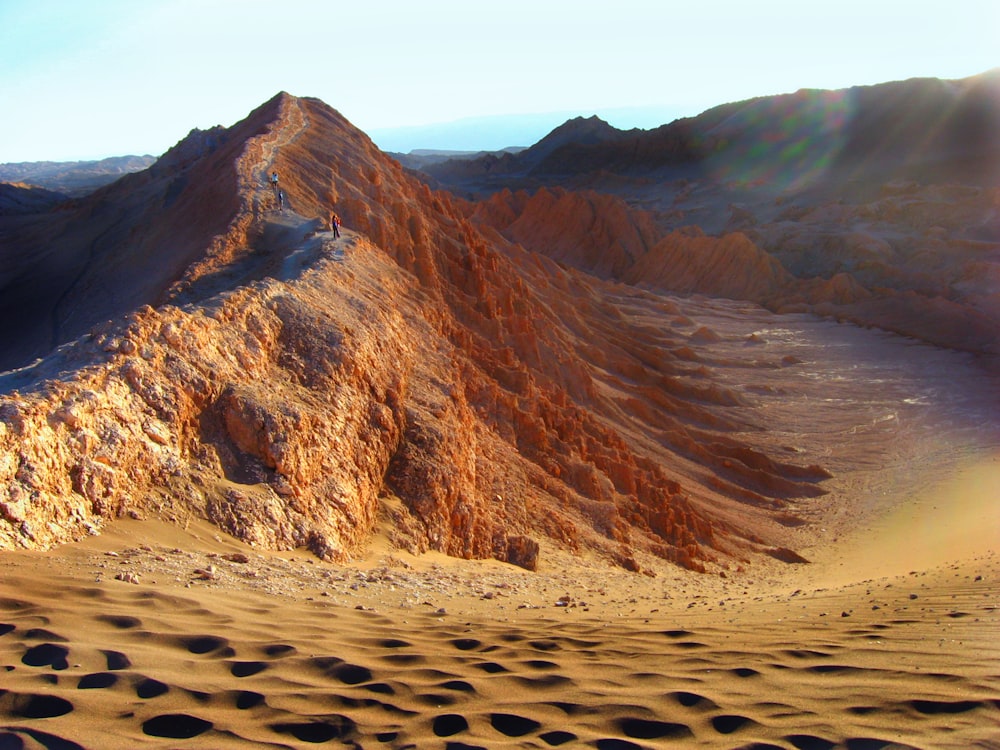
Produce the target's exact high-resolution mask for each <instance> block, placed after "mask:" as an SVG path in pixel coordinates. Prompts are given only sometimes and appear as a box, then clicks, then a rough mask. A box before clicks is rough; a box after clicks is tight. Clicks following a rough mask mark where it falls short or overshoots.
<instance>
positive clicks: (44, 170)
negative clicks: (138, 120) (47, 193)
mask: <svg viewBox="0 0 1000 750" xmlns="http://www.w3.org/2000/svg"><path fill="white" fill-rule="evenodd" d="M154 161H156V157H155V156H150V155H148V154H147V155H145V156H112V157H109V158H107V159H100V160H98V161H31V162H14V163H8V164H0V182H13V183H18V182H21V183H25V184H27V185H34V186H37V187H42V188H45V189H47V190H51V191H54V192H56V193H63V194H64V195H67V196H72V197H75V196H80V195H86V194H87V193H91V192H93V191H94V190H96V189H97V188H99V187H101V186H102V185H107V184H108V183H109V182H114V181H115V180H117V179H118V178H119V177H121V176H122V175H124V174H128V173H130V172H139V171H141V170H143V169H145V168H146V167H148V166H149V165H150V164H152V163H153V162H154Z"/></svg>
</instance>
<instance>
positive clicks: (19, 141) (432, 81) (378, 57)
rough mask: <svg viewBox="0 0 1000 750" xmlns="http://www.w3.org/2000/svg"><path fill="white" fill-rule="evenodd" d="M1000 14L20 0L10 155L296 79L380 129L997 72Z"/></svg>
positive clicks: (50, 152) (175, 118) (120, 142)
mask: <svg viewBox="0 0 1000 750" xmlns="http://www.w3.org/2000/svg"><path fill="white" fill-rule="evenodd" d="M998 27H1000V5H998V4H997V3H995V2H993V0H950V1H949V2H948V3H945V2H944V0H934V1H933V2H928V3H923V4H919V5H917V6H915V5H914V4H912V3H908V2H903V1H902V0H843V2H840V3H838V4H837V6H836V7H835V8H831V7H828V6H825V5H816V4H812V5H810V4H803V3H800V2H795V1H793V0H760V2H758V3H754V4H752V5H747V4H745V3H739V2H735V0H717V2H713V3H710V4H699V5H697V7H695V6H690V7H689V6H688V5H677V4H673V3H651V2H648V0H621V2H619V3H617V4H615V5H614V6H613V7H608V6H607V4H605V3H597V2H594V1H593V0H575V2H569V0H551V2H547V3H538V2H533V0H508V2H507V3H505V4H504V5H503V6H496V7H494V6H490V5H482V4H480V5H474V6H470V5H469V4H467V3H464V2H458V0H428V2H426V3H423V4H419V5H418V4H412V3H404V2H402V0H372V2H370V3H368V4H366V5H365V6H364V7H362V6H361V5H360V4H346V5H343V4H339V3H328V2H320V1H319V0H289V1H288V2H286V3H284V4H282V5H281V6H280V8H279V7H277V6H275V5H274V4H273V3H271V2H265V0H242V1H240V2H236V1H235V0H216V1H215V2H212V3H200V2H197V1H196V0H149V2H142V3H136V2H132V0H98V2H94V3H69V2H60V1H58V0H43V1H42V2H39V0H5V1H4V2H3V3H0V41H2V44H0V100H2V101H4V103H5V104H6V105H7V116H6V117H5V118H3V120H0V162H4V163H9V162H24V161H40V160H50V161H76V160H92V159H99V158H104V157H107V156H111V155H124V154H162V153H163V152H165V151H166V150H167V149H169V148H170V147H171V146H173V145H174V144H175V143H177V142H178V141H179V140H181V139H182V138H183V137H184V136H185V135H187V133H188V132H190V131H191V130H192V129H193V128H199V129H203V130H204V129H207V128H210V127H213V126H215V125H225V126H229V125H232V124H233V123H235V122H238V121H239V120H241V119H243V118H244V117H246V115H247V114H248V113H249V112H250V111H252V110H253V109H254V108H256V107H257V106H259V105H260V104H262V103H263V102H265V101H267V100H268V99H270V98H271V97H273V96H274V95H275V94H276V93H277V92H279V91H287V92H289V93H291V94H294V95H296V96H310V97H317V98H319V99H322V100H323V101H325V102H326V103H327V104H329V105H330V106H332V107H334V108H335V109H337V110H338V111H339V112H341V113H342V114H343V115H344V116H345V117H346V118H347V119H348V120H350V121H351V122H352V123H353V124H355V125H356V126H357V127H358V128H360V129H361V130H363V131H365V132H366V133H369V134H374V135H375V136H377V137H376V138H375V140H376V142H378V138H382V139H383V140H385V139H387V138H388V137H389V135H390V134H394V137H397V136H401V135H406V131H409V132H410V134H413V133H414V132H416V131H413V130H411V129H412V128H426V127H427V126H429V125H434V126H436V129H437V130H441V129H442V128H441V126H442V125H443V124H445V123H456V122H461V121H465V120H469V119H476V118H494V119H495V118H500V119H503V118H505V117H506V116H507V115H509V114H510V113H522V115H533V116H536V117H540V118H541V119H542V120H543V121H544V117H543V116H544V115H550V116H551V115H552V114H554V113H560V116H562V115H563V114H566V115H569V116H589V115H591V114H598V115H599V116H603V115H602V113H606V112H613V111H619V112H621V111H627V110H633V111H635V112H640V111H651V110H658V111H661V112H671V113H676V114H675V116H674V117H666V118H665V119H664V122H669V121H671V120H672V119H676V117H677V116H689V115H695V114H698V113H699V112H702V111H704V110H706V109H709V108H710V107H713V106H716V105H718V104H723V103H726V102H733V101H740V100H744V99H749V98H753V97H758V96H770V95H775V94H784V93H791V92H794V91H797V90H799V89H802V88H810V89H842V88H848V87H850V86H862V85H872V84H877V83H885V82H889V81H896V80H905V79H908V78H915V77H934V78H943V79H956V78H966V77H969V76H972V75H977V74H980V73H983V72H985V71H987V70H990V69H992V68H995V67H998V66H1000V48H998V47H997V45H996V29H997V28H998ZM515 49H516V50H518V51H517V53H512V50H515ZM565 119H568V117H564V118H563V120H562V121H565ZM605 119H608V120H609V122H611V123H612V124H613V125H615V126H616V127H619V128H623V129H628V128H631V127H643V126H645V127H651V126H653V124H651V123H649V121H645V125H643V124H641V123H640V122H639V121H637V120H635V119H632V120H630V119H627V118H621V119H620V120H618V121H615V120H614V119H611V118H608V117H605ZM550 124H552V121H551V120H549V121H548V123H547V124H546V125H545V127H548V125H550ZM555 124H556V125H557V124H559V122H555ZM655 124H663V122H659V123H655ZM552 126H553V127H554V125H552ZM541 127H542V126H541V125H538V126H536V129H535V130H529V131H523V133H522V134H516V133H515V134H511V135H510V136H503V134H502V133H501V134H499V135H497V137H500V138H501V140H486V136H487V135H490V137H491V138H492V137H494V136H493V135H492V134H487V133H483V134H482V135H483V136H484V142H483V143H482V144H481V145H477V146H475V148H477V149H478V148H491V147H495V148H502V147H505V146H510V145H530V144H525V143H523V142H522V143H507V142H505V141H506V139H507V138H516V139H517V140H522V141H523V140H524V139H525V138H530V137H532V135H531V134H532V133H534V134H536V135H537V137H541V135H544V132H542V131H541V130H539V129H538V128H541ZM548 129H551V127H549V128H548ZM537 137H536V138H535V140H537ZM406 145H409V144H407V143H397V144H396V145H394V146H393V147H392V149H390V150H398V149H399V148H402V147H405V146H406ZM411 147H413V148H419V147H433V144H428V143H412V146H411ZM462 147H463V148H465V146H462Z"/></svg>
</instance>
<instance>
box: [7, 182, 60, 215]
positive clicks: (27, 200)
mask: <svg viewBox="0 0 1000 750" xmlns="http://www.w3.org/2000/svg"><path fill="white" fill-rule="evenodd" d="M68 200H69V196H67V195H64V194H63V193H57V192H54V191H52V190H46V189H45V188H40V187H36V186H34V185H26V184H24V183H10V182H0V216H23V215H25V214H37V213H42V212H45V211H50V210H52V209H53V208H55V207H56V206H58V205H59V204H60V203H65V202H66V201H68Z"/></svg>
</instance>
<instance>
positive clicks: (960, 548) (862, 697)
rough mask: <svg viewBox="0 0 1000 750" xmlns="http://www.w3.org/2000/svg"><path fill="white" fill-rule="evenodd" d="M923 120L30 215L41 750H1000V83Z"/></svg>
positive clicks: (14, 478)
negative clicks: (994, 167)
mask: <svg viewBox="0 0 1000 750" xmlns="http://www.w3.org/2000/svg"><path fill="white" fill-rule="evenodd" d="M921 85H922V86H923V88H921ZM900 87H902V89H900ZM878 89H879V87H871V90H868V89H865V90H862V91H859V92H854V90H852V92H853V93H852V92H826V93H825V94H824V93H822V92H820V93H812V94H810V93H802V92H800V94H798V95H795V96H794V97H791V98H780V97H779V98H773V99H764V100H754V101H752V102H748V103H740V104H734V105H726V106H725V107H722V108H719V109H718V110H710V111H709V112H708V113H706V114H705V115H703V116H701V118H695V121H683V122H680V123H675V124H673V125H670V126H664V128H662V129H659V130H656V131H645V134H644V132H643V131H639V132H635V131H633V132H630V133H622V132H620V131H618V132H611V131H609V130H608V129H607V128H606V127H604V126H603V125H602V124H601V123H599V122H595V121H593V120H590V121H581V122H575V123H574V122H571V123H567V125H566V126H564V127H563V128H562V129H560V130H557V131H555V132H554V133H553V134H552V135H551V136H549V138H548V139H545V140H543V141H542V142H540V143H539V144H537V145H536V146H535V147H533V148H532V149H527V150H525V151H522V152H519V153H517V154H506V155H496V156H492V157H488V158H487V157H482V156H474V157H472V158H470V159H467V160H466V161H465V162H464V163H459V162H458V161H456V160H452V161H437V162H431V163H429V164H428V163H423V164H421V165H417V164H414V165H413V166H422V168H425V169H426V170H427V171H426V172H418V171H416V170H415V169H412V168H405V167H403V166H402V165H401V164H400V163H399V162H397V161H395V160H393V159H391V158H389V157H387V156H386V155H385V154H382V153H381V152H379V151H378V149H377V148H375V146H374V145H373V144H372V143H371V141H370V140H369V139H368V138H367V137H366V136H365V135H364V134H363V133H361V132H360V131H358V130H357V129H355V128H354V127H353V126H352V125H351V124H350V123H349V122H347V121H346V120H345V119H344V118H343V117H342V116H341V115H340V114H339V113H337V112H336V111H335V110H333V109H331V108H330V107H329V106H327V105H326V104H324V103H323V102H320V101H318V100H315V99H307V98H297V97H293V96H290V95H288V94H280V95H278V96H277V97H275V98H274V99H272V100H271V101H269V102H267V103H265V104H264V105H262V106H261V107H260V108H258V109H257V110H255V111H254V112H253V113H251V114H250V115H249V117H248V118H247V119H246V120H244V121H242V122H240V123H237V124H236V125H234V126H232V127H231V128H216V129H213V130H210V131H193V132H192V133H191V135H189V136H188V137H187V138H185V139H184V140H183V141H181V142H180V143H178V144H177V146H176V147H175V148H174V149H171V150H170V151H169V152H167V153H166V154H164V155H163V156H162V157H161V158H160V159H159V160H158V161H157V162H156V163H154V164H153V165H152V166H151V167H149V168H148V169H146V170H144V171H141V172H137V173H135V174H131V175H127V176H125V177H123V178H122V179H120V180H118V181H116V182H113V183H111V184H109V185H107V186H105V187H102V188H100V189H98V190H96V191H95V192H93V193H90V194H88V195H85V196H80V197H77V198H75V199H74V200H72V201H70V202H65V201H61V200H59V199H58V198H50V197H49V196H46V195H40V194H34V195H29V194H28V191H29V188H28V187H25V186H9V187H7V186H5V187H6V188H7V190H8V192H10V194H11V197H10V200H9V202H7V203H5V205H10V206H13V207H14V208H12V209H11V210H10V211H9V212H5V213H4V214H3V215H0V241H2V243H3V244H2V248H3V250H2V252H3V254H4V258H5V265H4V268H3V269H2V270H0V290H2V297H0V330H2V335H3V343H2V346H0V353H2V355H3V360H2V362H0V368H3V370H4V372H2V373H0V420H2V421H0V549H2V550H3V551H2V552H0V570H2V578H0V670H2V671H0V675H2V677H0V748H8V747H10V748H47V749H48V750H54V749H68V748H80V747H83V748H137V747H171V748H173V747H191V748H228V747H233V748H236V747H296V748H298V747H313V746H315V745H327V746H345V747H392V748H407V747H420V748H423V747H439V748H449V749H451V750H459V749H460V748H494V747H551V746H565V747H597V748H602V749H603V748H635V747H663V746H675V747H747V748H749V747H756V748H765V747H778V748H786V749H787V748H797V749H804V748H805V749H811V748H833V747H841V748H852V749H853V748H889V747H911V748H943V747H953V748H968V747H983V748H990V747H1000V611H998V607H1000V558H998V557H997V549H998V543H1000V515H998V514H1000V510H998V508H1000V506H998V500H1000V498H998V496H997V495H998V488H1000V399H998V393H1000V389H998V387H997V385H998V382H997V376H998V367H997V355H998V354H1000V340H998V336H997V333H998V330H1000V305H998V303H997V300H998V298H1000V296H998V295H1000V288H998V279H1000V276H998V269H1000V237H998V236H997V231H996V227H997V226H998V223H997V219H998V216H997V214H998V211H1000V198H998V196H1000V187H998V184H997V180H996V175H995V174H992V173H991V172H990V170H989V169H985V168H984V165H985V164H990V163H993V162H990V161H989V160H990V159H995V158H996V142H995V137H996V136H995V133H996V132H997V131H996V130H995V129H991V128H990V127H987V126H988V125H990V123H992V122H993V120H991V119H990V118H996V116H997V113H998V112H1000V105H998V104H997V99H996V98H995V95H996V91H995V89H996V76H995V75H993V76H992V77H991V76H989V75H987V76H983V77H981V78H978V79H968V80H966V81H961V82H924V83H923V84H921V83H920V82H916V83H914V82H906V83H905V84H887V85H886V87H885V88H883V89H881V90H878ZM901 90H902V91H903V93H906V94H907V95H908V96H905V97H902V99H901V97H900V91H901ZM916 94H919V96H917V95H916ZM942 97H944V98H945V99H947V98H948V97H950V100H949V101H952V102H953V105H954V106H953V107H952V108H951V110H950V111H949V112H947V113H943V112H942V110H941V107H940V103H941V101H943V99H942ZM901 101H902V102H903V103H901ZM845 102H846V103H850V104H851V106H856V107H857V110H856V111H852V110H849V109H847V108H846V107H847V104H846V103H845ZM906 102H916V104H912V111H911V110H910V109H907V108H906V107H905V106H904V104H905V103H906ZM918 105H919V106H918ZM796 107H801V108H803V109H802V110H801V111H799V110H796V109H795V108H796ZM920 107H924V108H928V107H929V108H931V109H933V110H934V111H935V112H939V114H940V116H939V117H938V118H937V119H936V120H934V121H933V122H927V121H926V118H925V120H924V125H923V126H922V127H923V129H921V127H920V126H917V125H914V122H917V121H918V118H917V115H920V114H921V112H923V110H921V109H920ZM831 111H832V112H834V113H835V114H838V115H839V117H840V119H839V120H836V119H834V120H831V119H830V117H829V115H830V112H831ZM793 114H794V115H796V116H795V117H792V115H793ZM925 114H926V113H925ZM783 117H784V118H786V119H784V120H783V119H782V118H783ZM810 117H811V118H812V119H810ZM788 118H790V119H788ZM787 122H795V123H797V124H798V125H797V127H798V129H795V128H789V127H786V126H783V125H782V123H787ZM837 122H840V123H846V124H844V126H843V129H837V128H836V127H834V125H833V124H830V123H834V124H836V123H837ZM803 123H805V124H803ZM810 123H812V125H815V126H817V129H816V130H815V132H813V133H812V135H813V136H814V137H813V138H812V140H809V141H808V143H805V141H806V140H807V139H806V138H805V136H804V134H803V131H802V128H805V127H806V126H807V125H809V124H810ZM984 123H985V125H984ZM819 124H823V125H824V128H826V129H824V128H820V127H818V125H819ZM611 130H613V129H611ZM775 132H783V133H785V136H786V137H787V138H788V139H790V140H789V141H788V142H787V143H784V144H783V145H782V144H781V143H778V145H777V146H774V144H775V143H776V141H775V138H774V136H773V134H774V133H775ZM876 132H892V133H894V134H895V140H893V141H892V143H891V147H886V148H885V149H884V150H882V151H879V150H878V149H877V145H878V144H877V143H876V142H874V141H873V139H872V135H871V134H872V133H876ZM574 134H575V135H574ZM754 138H757V139H759V141H760V142H761V143H768V144H772V146H773V147H774V148H777V149H778V150H779V152H780V149H781V148H784V149H788V148H790V147H791V146H792V145H794V144H796V143H798V144H800V147H799V148H797V149H793V150H792V151H787V150H786V151H784V152H782V153H785V155H786V156H787V155H788V154H789V153H792V154H794V155H795V156H796V159H794V160H787V159H786V162H788V163H786V164H785V165H784V167H785V169H784V171H782V170H778V169H777V166H775V168H774V170H771V171H768V170H769V167H768V165H769V164H773V161H771V160H770V159H771V157H773V156H774V155H773V154H772V155H771V157H769V156H768V154H767V152H766V149H764V150H762V149H761V148H755V147H754V143H753V139H754ZM838 139H839V140H838ZM845 144H846V145H845ZM824 149H825V150H824ZM822 153H825V154H826V157H825V159H826V160H825V161H824V160H822V159H819V157H817V156H816V154H822ZM751 156H752V157H753V158H752V159H750V158H749V157H751ZM876 156H878V157H879V158H878V159H876V158H875V157H876ZM484 159H485V161H484ZM498 165H499V166H498ZM859 165H861V166H863V169H861V167H860V166H859ZM778 166H780V165H778ZM273 171H276V172H278V174H279V175H280V182H279V188H280V189H281V191H282V195H281V198H282V201H281V204H280V205H279V202H278V200H277V196H276V194H275V191H274V190H273V189H272V188H271V187H270V186H269V185H268V183H267V176H268V175H270V174H271V173H272V172H273ZM5 201H7V198H5ZM330 211H336V212H337V213H338V214H339V215H340V217H341V218H342V220H343V227H342V228H341V230H340V236H339V237H338V236H336V235H335V234H334V233H333V232H332V231H330V227H329V223H328V220H329V214H330ZM7 261H9V262H7Z"/></svg>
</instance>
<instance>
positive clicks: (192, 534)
mask: <svg viewBox="0 0 1000 750" xmlns="http://www.w3.org/2000/svg"><path fill="white" fill-rule="evenodd" d="M998 466H1000V465H998V464H997V463H996V462H993V463H990V464H987V465H985V466H980V467H979V468H978V469H977V470H976V471H980V472H988V473H990V474H991V476H992V477H993V478H996V476H997V475H998V473H1000V468H998ZM993 486H995V485H993ZM908 510H909V512H910V513H916V514H919V515H920V519H919V520H920V521H926V522H927V527H926V530H925V533H924V534H923V536H922V538H921V540H920V541H921V542H922V543H923V545H924V546H923V548H922V549H923V550H924V554H925V555H926V558H927V559H928V560H930V561H933V562H934V563H935V564H934V565H933V566H930V567H918V568H916V569H914V570H912V571H909V572H907V573H903V574H893V575H885V576H880V577H872V576H870V575H869V572H868V569H869V568H870V567H871V569H872V570H877V569H879V566H878V565H875V566H874V567H872V556H868V557H858V558H854V559H852V558H850V557H848V558H843V557H841V558H839V560H838V562H840V563H845V561H846V564H847V565H848V569H845V568H844V567H843V565H840V566H837V565H835V564H832V563H831V564H823V565H814V571H815V572H814V573H812V574H813V575H815V577H816V579H817V580H819V579H821V578H823V577H824V576H826V577H828V578H829V577H831V576H833V577H836V578H838V579H839V583H837V584H836V585H830V586H815V587H806V586H802V587H797V586H799V584H800V582H801V581H802V580H807V579H808V576H806V577H805V578H803V576H802V575H801V574H789V573H788V572H787V568H784V569H782V568H778V567H775V568H773V569H770V570H769V569H766V568H761V567H758V568H757V569H755V571H754V575H753V576H752V577H750V576H747V577H743V578H735V579H731V580H727V579H722V578H719V577H708V576H703V575H698V574H693V573H686V572H684V571H680V570H679V569H676V568H673V569H671V568H669V567H664V569H663V570H662V571H660V575H658V576H656V577H649V576H641V575H635V574H629V573H626V572H624V571H621V570H610V569H608V568H607V567H606V566H605V565H604V564H602V563H597V562H592V563H588V561H587V560H586V559H579V558H573V557H570V556H569V555H561V554H560V553H559V552H558V551H557V550H551V551H549V550H547V551H546V553H545V557H546V559H548V560H551V561H552V562H551V563H550V564H549V565H548V566H547V568H546V570H544V571H540V572H538V573H534V574H532V573H528V572H526V571H523V570H520V569H517V568H514V567H513V566H510V565H503V564H501V563H497V562H495V561H461V560H454V559H451V558H446V557H444V556H437V555H435V556H424V557H411V556H407V555H405V554H402V553H399V552H392V551H390V550H388V549H386V548H384V547H383V548H379V547H378V546H376V547H375V548H374V549H373V552H372V555H371V557H370V558H369V559H368V560H367V561H365V562H363V563H359V564H358V565H356V566H348V567H338V566H332V565H328V564H325V563H322V562H320V561H317V560H315V559H314V558H312V557H309V556H306V555H298V554H295V553H288V554H283V555H278V554H267V555H262V554H260V553H258V552H255V551H254V550H253V549H251V548H248V547H245V546H242V545H240V544H239V543H238V542H236V541H233V540H230V539H228V538H225V537H222V536H220V535H219V533H218V530H217V529H214V528H213V527H211V526H208V525H207V524H205V525H203V524H202V523H200V522H193V523H192V524H191V525H190V526H189V528H188V530H187V531H184V530H182V529H178V528H177V527H173V526H168V525H166V524H163V523H160V522H137V521H123V522H120V523H119V524H117V525H116V526H115V527H114V528H112V529H111V530H109V531H108V532H107V533H105V534H103V535H102V536H101V537H97V538H94V539H91V540H89V541H87V542H85V543H81V544H78V545H71V546H67V547H64V548H61V550H60V551H58V552H57V553H51V552H50V553H47V554H46V553H31V552H18V553H8V554H6V555H5V556H4V557H3V558H2V559H0V565H2V571H3V576H2V584H0V633H2V635H0V668H2V669H3V670H4V674H3V678H2V684H3V693H2V695H0V747H3V748H22V747H24V748H29V747H30V748H48V749H53V748H62V749H68V748H77V747H85V748H139V747H191V748H237V747H240V748H243V747H296V748H299V747H313V746H316V745H322V746H333V747H342V746H344V747H391V748H403V747H421V748H423V747H446V748H454V749H458V748H471V747H485V748H495V747H549V746H566V747H597V748H634V747H667V746H671V747H781V748H833V747H845V748H887V747H917V748H943V747H954V748H968V747H996V746H997V742H998V738H1000V638H998V635H1000V609H998V604H1000V603H998V596H1000V558H998V557H997V556H996V554H995V553H994V552H993V551H992V550H987V549H984V548H968V552H969V554H968V555H958V557H959V559H958V561H956V562H951V563H949V564H946V565H939V564H937V560H938V559H939V553H941V552H942V551H944V550H947V549H949V544H950V541H949V533H950V531H949V529H948V528H947V527H944V526H936V527H935V526H934V525H933V521H934V515H933V512H932V510H933V509H932V508H931V507H930V506H923V505H921V504H916V505H913V506H911V507H909V509H908ZM967 510H968V512H967V513H965V514H964V518H965V522H967V523H973V522H976V521H977V519H978V521H979V522H980V523H982V521H983V520H984V519H983V518H982V517H981V515H978V514H979V511H980V510H982V508H979V509H977V508H975V507H969V508H968V509H967ZM992 520H994V521H995V517H994V518H993V519H992ZM933 528H937V529H939V532H940V533H937V534H934V533H932V532H931V531H930V529H933ZM988 528H990V529H991V533H992V534H993V537H992V539H991V541H992V543H993V544H994V546H995V543H996V541H998V540H997V539H996V526H995V524H993V525H992V526H988ZM868 541H869V542H871V541H874V538H869V539H868ZM986 546H987V547H988V546H989V545H986ZM842 549H845V550H850V549H851V547H850V545H849V544H848V545H847V546H844V547H843V548H842ZM882 549H883V550H884V551H885V553H886V554H885V555H884V557H885V558H886V559H890V558H894V556H895V549H894V548H892V547H889V546H885V547H883V548H882ZM949 554H951V556H952V557H954V556H955V550H954V549H953V548H951V552H950V553H949ZM793 587H795V588H793Z"/></svg>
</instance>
